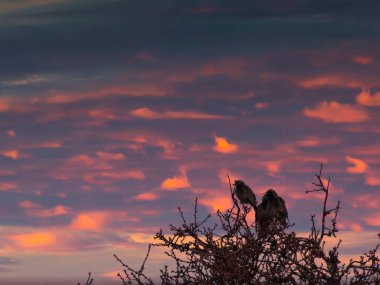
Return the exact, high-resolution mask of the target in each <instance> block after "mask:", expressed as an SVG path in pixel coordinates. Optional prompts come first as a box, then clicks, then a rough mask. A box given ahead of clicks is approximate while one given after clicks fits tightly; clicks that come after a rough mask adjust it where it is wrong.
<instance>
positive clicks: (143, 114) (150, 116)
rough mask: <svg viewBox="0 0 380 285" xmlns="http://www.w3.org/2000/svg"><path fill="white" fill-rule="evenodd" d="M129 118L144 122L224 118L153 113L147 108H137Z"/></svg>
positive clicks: (185, 112) (178, 112)
mask: <svg viewBox="0 0 380 285" xmlns="http://www.w3.org/2000/svg"><path fill="white" fill-rule="evenodd" d="M130 114H131V116H133V117H136V118H141V119H146V120H154V119H195V120H210V119H223V118H225V117H224V116H221V115H213V114H207V113H201V112H196V111H168V112H163V113H159V112H155V111H152V110H151V109H149V108H139V109H135V110H133V111H131V112H130Z"/></svg>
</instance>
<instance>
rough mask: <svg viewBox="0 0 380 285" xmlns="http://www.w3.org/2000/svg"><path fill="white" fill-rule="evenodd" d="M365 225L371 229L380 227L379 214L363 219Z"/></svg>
mask: <svg viewBox="0 0 380 285" xmlns="http://www.w3.org/2000/svg"><path fill="white" fill-rule="evenodd" d="M364 221H365V222H366V224H367V225H369V226H373V227H380V213H377V214H374V215H371V216H370V217H366V218H364Z"/></svg>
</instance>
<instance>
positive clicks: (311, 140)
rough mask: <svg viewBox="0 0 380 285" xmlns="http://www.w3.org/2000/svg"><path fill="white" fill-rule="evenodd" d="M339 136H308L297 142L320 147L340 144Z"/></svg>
mask: <svg viewBox="0 0 380 285" xmlns="http://www.w3.org/2000/svg"><path fill="white" fill-rule="evenodd" d="M340 142H341V140H340V139H339V138H318V137H315V136H311V137H307V138H304V139H301V140H298V141H296V142H295V144H296V145H297V146H300V147H318V146H322V145H330V144H339V143H340Z"/></svg>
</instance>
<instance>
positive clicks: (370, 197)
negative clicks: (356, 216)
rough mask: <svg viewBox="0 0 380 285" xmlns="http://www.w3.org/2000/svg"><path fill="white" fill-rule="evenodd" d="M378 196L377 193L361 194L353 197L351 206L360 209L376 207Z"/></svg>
mask: <svg viewBox="0 0 380 285" xmlns="http://www.w3.org/2000/svg"><path fill="white" fill-rule="evenodd" d="M379 205H380V197H379V195H378V194H361V195H358V196H356V197H355V198H354V199H353V202H352V207H354V208H361V209H378V208H379Z"/></svg>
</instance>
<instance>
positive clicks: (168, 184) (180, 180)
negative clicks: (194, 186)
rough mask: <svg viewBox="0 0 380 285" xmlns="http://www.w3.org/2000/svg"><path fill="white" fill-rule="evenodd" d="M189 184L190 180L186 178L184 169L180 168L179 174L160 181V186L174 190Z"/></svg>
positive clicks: (186, 186)
mask: <svg viewBox="0 0 380 285" xmlns="http://www.w3.org/2000/svg"><path fill="white" fill-rule="evenodd" d="M190 186H191V185H190V182H189V180H188V179H187V175H186V171H185V170H184V169H182V170H181V175H180V176H174V177H173V178H167V179H165V180H164V181H163V182H162V183H161V188H162V189H166V190H176V189H181V188H188V187H190Z"/></svg>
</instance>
